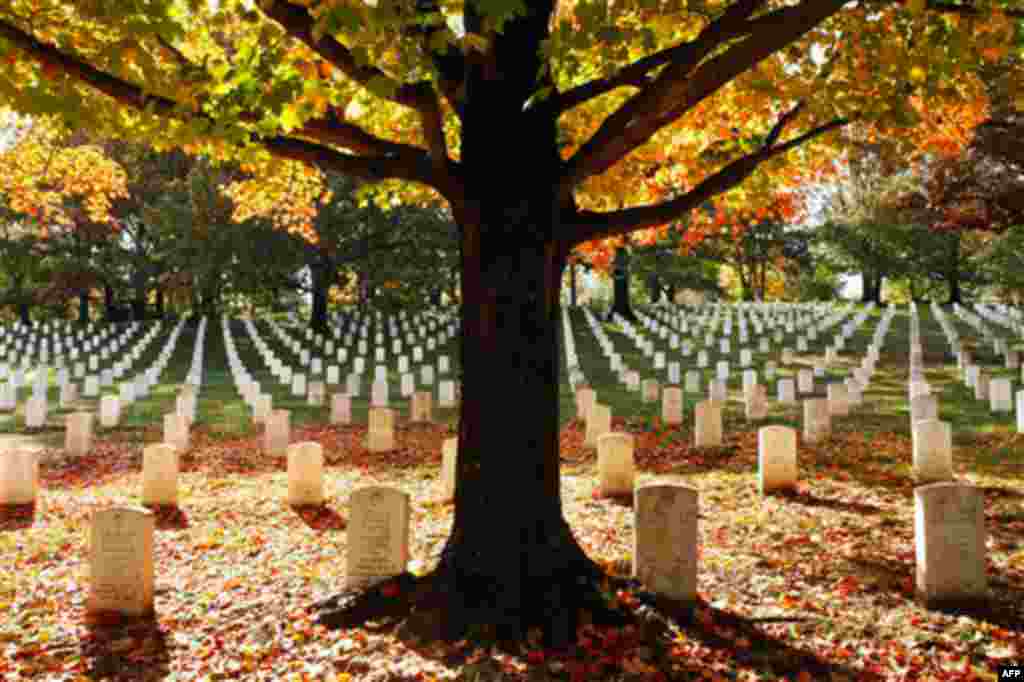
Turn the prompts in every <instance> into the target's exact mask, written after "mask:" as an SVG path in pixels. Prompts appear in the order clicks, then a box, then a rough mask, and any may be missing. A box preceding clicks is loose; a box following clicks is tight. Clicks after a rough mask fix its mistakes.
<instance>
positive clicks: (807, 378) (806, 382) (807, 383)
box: [796, 369, 814, 393]
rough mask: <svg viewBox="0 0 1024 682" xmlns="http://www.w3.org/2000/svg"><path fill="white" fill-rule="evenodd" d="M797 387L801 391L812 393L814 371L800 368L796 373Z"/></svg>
mask: <svg viewBox="0 0 1024 682" xmlns="http://www.w3.org/2000/svg"><path fill="white" fill-rule="evenodd" d="M796 381H797V388H798V389H799V390H800V392H801V393H814V372H813V371H811V370H809V369H801V370H800V371H798V372H797V373H796Z"/></svg>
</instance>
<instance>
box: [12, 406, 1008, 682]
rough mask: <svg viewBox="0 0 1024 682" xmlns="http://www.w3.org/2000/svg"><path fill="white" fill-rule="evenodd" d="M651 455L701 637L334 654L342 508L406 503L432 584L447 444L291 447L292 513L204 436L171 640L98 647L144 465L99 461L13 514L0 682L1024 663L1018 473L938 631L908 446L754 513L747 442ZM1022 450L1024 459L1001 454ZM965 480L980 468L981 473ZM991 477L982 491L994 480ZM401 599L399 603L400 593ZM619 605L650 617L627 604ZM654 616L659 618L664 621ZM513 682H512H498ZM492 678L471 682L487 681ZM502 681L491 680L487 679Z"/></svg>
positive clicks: (605, 536) (572, 477) (393, 639)
mask: <svg viewBox="0 0 1024 682" xmlns="http://www.w3.org/2000/svg"><path fill="white" fill-rule="evenodd" d="M655 427H656V428H652V429H646V428H643V427H640V426H638V425H637V424H634V423H627V422H626V421H625V420H622V419H614V420H613V428H614V429H615V430H624V431H631V432H633V433H634V435H635V436H636V467H637V474H638V475H637V478H638V482H639V483H642V482H644V481H646V480H649V479H650V478H653V477H655V476H675V477H679V478H680V479H682V480H684V481H686V482H687V483H688V484H689V485H693V486H695V487H697V488H698V489H699V491H700V508H701V511H700V524H699V531H700V546H699V556H700V560H699V579H698V589H699V595H700V604H699V606H698V608H697V609H696V611H695V613H694V614H693V618H692V620H691V621H690V622H683V623H679V622H675V621H672V620H669V621H666V623H665V625H664V627H661V628H654V627H652V628H647V627H646V626H645V627H639V628H638V627H634V626H632V625H631V626H627V627H626V628H622V629H619V630H612V629H602V628H597V627H595V626H591V625H585V626H584V627H583V628H581V630H580V638H579V640H578V642H577V644H576V646H575V647H574V648H573V649H572V650H571V651H568V652H554V651H545V650H543V649H542V648H541V647H540V645H539V644H533V645H530V646H527V647H525V648H524V649H523V651H522V652H521V655H511V654H507V653H500V652H498V651H497V650H490V649H484V648H479V647H477V646H476V645H475V644H474V643H473V642H472V641H465V640H464V641H462V642H458V643H454V644H442V643H439V642H418V641H415V640H409V639H408V638H403V637H401V636H399V634H398V633H396V631H395V630H394V628H388V627H382V628H371V627H366V628H362V629H350V630H328V629H324V628H323V627H321V626H319V625H316V624H315V623H314V622H313V620H312V616H311V613H310V611H309V608H308V607H309V605H310V604H311V603H313V602H315V601H318V600H320V599H323V598H325V597H327V596H330V595H331V594H334V593H336V592H337V591H339V590H340V589H341V587H342V585H343V579H344V566H345V561H344V559H345V533H344V532H343V531H344V529H345V528H346V517H347V507H348V498H349V495H350V494H351V493H352V491H353V490H354V489H356V488H358V487H361V486H366V485H381V484H384V485H395V486H398V487H401V488H402V489H403V490H405V491H407V492H409V493H410V494H411V496H412V500H413V519H412V524H411V527H412V545H411V555H412V557H413V560H412V562H411V566H410V570H412V571H413V572H414V573H417V574H423V573H425V572H426V571H428V570H429V569H430V568H431V567H432V566H433V564H434V562H435V561H436V558H437V555H438V553H439V551H440V549H441V547H442V546H443V543H444V541H445V539H446V538H447V534H448V531H449V529H450V526H451V522H452V510H453V508H452V505H450V504H439V503H438V501H437V498H438V482H437V475H438V472H439V469H440V452H441V443H442V441H443V439H444V438H445V437H449V436H450V435H451V434H450V433H448V431H447V429H445V428H444V427H438V426H428V425H408V426H403V427H400V428H399V432H398V439H397V440H398V444H399V448H398V449H396V450H395V451H393V452H391V453H385V454H373V453H368V452H367V451H366V450H365V448H364V447H363V445H362V442H363V440H364V439H365V435H366V429H365V427H360V426H345V427H322V426H316V427H314V426H309V427H303V428H300V429H296V430H295V432H294V434H293V438H292V440H293V442H297V441H301V440H315V441H318V442H320V443H321V444H322V445H323V446H324V451H325V455H326V457H327V459H328V462H329V464H328V466H327V468H326V493H327V504H326V505H325V506H324V507H322V508H298V509H293V508H291V507H289V506H288V505H287V504H286V502H285V492H286V487H287V481H286V474H285V463H284V458H280V457H266V456H264V455H262V454H261V449H260V447H259V445H260V444H259V442H258V439H254V438H249V439H236V440H224V439H217V438H212V437H208V436H206V435H204V434H203V433H202V432H200V433H198V434H195V436H194V438H193V442H192V447H191V448H190V450H189V452H188V453H187V454H186V455H185V456H184V457H183V459H182V474H181V476H180V480H179V489H180V495H181V496H180V500H181V503H180V506H179V507H176V508H159V509H156V510H155V511H156V514H157V528H158V530H157V538H156V548H155V560H156V575H157V591H156V613H157V615H156V619H155V620H154V621H151V622H142V623H131V622H122V621H121V620H120V619H119V618H117V617H116V616H111V617H108V618H100V619H96V620H94V621H93V622H90V623H87V622H86V621H85V618H84V600H85V596H86V592H87V586H88V571H87V568H88V564H87V556H88V555H87V537H86V532H87V528H88V524H87V522H88V518H89V515H90V513H91V512H92V511H93V510H95V509H98V508H103V507H107V506H112V505H116V504H137V503H138V499H139V497H138V495H139V491H140V487H141V476H140V473H139V472H140V469H141V452H140V448H139V446H138V444H132V443H128V442H103V443H99V444H97V446H96V447H95V448H94V449H93V451H92V452H91V453H90V455H88V456H87V457H84V458H79V459H75V460H67V459H65V458H63V457H62V456H60V455H59V454H58V453H56V452H52V453H50V455H51V456H50V457H44V464H43V466H42V470H41V479H42V487H43V491H42V494H41V496H40V503H39V505H38V506H37V507H36V508H34V509H33V508H24V507H20V508H13V509H6V510H4V511H3V512H0V557H2V561H3V570H2V571H0V612H3V613H4V614H5V615H6V618H5V619H4V620H3V621H0V677H4V676H6V679H40V680H46V679H52V680H58V679H60V680H66V679H70V680H86V679H101V678H109V679H117V680H148V679H153V680H156V679H164V678H172V676H173V679H206V680H218V679H235V678H244V679H266V680H331V681H332V682H335V681H340V682H343V681H346V680H348V681H352V680H373V681H375V682H383V681H384V680H396V681H402V682H412V681H417V682H429V681H431V680H438V681H439V680H447V679H464V680H469V681H470V682H473V681H475V680H476V679H480V680H488V679H502V680H527V679H529V680H568V681H572V682H576V681H582V680H652V681H654V680H670V679H687V680H708V681H716V680H717V681H724V680H767V679H776V680H782V679H785V680H788V681H790V682H794V681H798V682H809V681H810V680H822V679H829V680H850V681H851V682H852V681H853V680H987V679H994V677H993V674H994V671H995V669H996V666H997V665H998V664H999V663H1000V662H1003V663H1005V662H1008V661H1012V660H1016V661H1018V662H1019V661H1020V660H1021V657H1022V654H1024V613H1022V612H1021V610H1020V609H1021V608H1022V605H1024V542H1022V538H1024V505H1022V500H1024V492H1022V490H1024V485H1022V483H1024V481H1022V479H1021V475H1020V472H1019V468H1015V467H1014V465H1012V464H1010V463H1007V466H1006V468H1005V469H999V468H998V467H996V466H988V467H986V468H985V469H984V473H983V474H982V473H974V474H972V475H970V476H967V475H966V474H965V473H964V472H965V471H966V466H965V461H966V459H965V458H966V456H967V455H966V454H965V453H958V458H959V459H960V460H962V461H958V462H957V463H958V465H959V466H958V471H959V473H958V475H959V476H960V477H961V478H964V479H965V480H969V481H971V482H973V483H975V484H977V485H979V486H982V487H983V488H984V490H985V495H986V507H985V509H986V522H987V528H988V532H989V543H988V570H989V579H990V584H991V587H992V594H993V600H992V603H991V604H990V605H989V606H988V607H986V608H982V609H980V610H979V611H978V612H977V613H970V614H946V613H941V612H936V611H928V610H925V609H924V608H922V607H920V606H919V605H917V603H916V602H915V601H914V599H913V582H914V561H915V557H914V541H913V485H912V482H911V481H910V479H909V478H908V475H907V474H908V466H907V463H908V462H909V461H910V442H909V440H908V439H906V438H903V437H900V436H898V435H894V434H874V435H864V434H859V433H846V432H840V433H837V434H836V435H835V436H834V437H833V438H832V439H831V440H830V441H828V442H825V443H822V444H819V445H816V446H808V445H801V447H800V450H799V462H800V467H801V481H800V484H799V488H798V490H797V491H796V492H795V493H794V494H792V495H780V496H771V497H767V498H761V496H760V495H759V494H758V493H757V485H756V461H757V453H756V432H754V431H749V432H735V433H730V435H728V436H727V442H726V444H725V445H724V446H723V447H721V448H703V449H698V448H695V447H693V446H692V445H690V443H691V442H692V434H691V433H690V432H689V431H687V430H686V429H685V428H680V427H666V426H663V425H660V424H658V425H655ZM1000 438H1003V439H1004V440H1006V439H1007V438H1009V439H1010V440H1013V441H1014V442H1013V443H1001V444H990V445H992V446H993V447H995V446H997V445H998V446H999V447H1009V446H1011V445H1012V446H1014V447H1018V446H1019V445H1020V443H1018V442H1017V441H1018V440H1020V439H1021V438H1024V436H1022V437H1016V436H1013V437H1006V436H1000ZM582 442H583V433H582V428H581V424H580V423H579V422H576V421H574V422H572V423H570V424H569V426H567V427H566V428H565V429H564V430H563V432H562V435H561V446H562V452H563V455H564V458H565V459H566V460H567V461H568V462H572V463H573V464H572V465H571V466H569V465H567V467H566V468H565V469H564V476H563V499H564V505H563V506H564V509H565V514H566V517H567V519H568V521H569V523H570V525H571V527H572V528H573V530H574V532H575V533H576V535H577V537H578V539H579V540H580V542H581V543H582V544H583V546H584V547H585V548H586V550H587V552H588V553H589V554H590V555H591V556H592V557H594V558H595V559H597V560H598V561H600V562H601V563H602V565H604V566H605V567H606V569H607V570H608V571H609V572H610V573H613V574H618V575H628V573H629V571H630V567H631V561H630V560H631V556H630V554H631V552H632V541H633V510H632V507H631V501H630V500H628V499H627V500H623V499H606V498H603V497H601V496H600V495H599V494H598V495H595V494H594V492H595V491H596V490H597V487H598V481H597V470H596V458H595V457H594V453H593V451H586V450H583V448H582ZM972 470H973V467H972ZM979 471H980V469H979ZM388 589H391V590H392V594H394V588H388ZM612 598H614V600H615V601H616V602H617V603H618V604H619V605H620V607H621V608H624V609H628V610H631V611H633V612H635V613H636V614H637V618H638V622H640V623H646V622H648V620H650V619H651V617H652V613H654V612H652V611H651V607H650V606H648V605H645V604H644V603H643V600H642V599H638V598H637V596H636V595H633V594H632V593H630V592H629V591H620V592H618V593H617V594H615V595H612ZM655 612H656V611H655ZM499 672H500V673H502V674H503V675H504V676H503V677H501V678H499V677H497V676H496V675H497V673H499ZM478 673H479V675H477V674H478ZM487 675H490V676H489V677H488V676H487Z"/></svg>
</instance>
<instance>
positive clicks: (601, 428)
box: [583, 403, 612, 448]
mask: <svg viewBox="0 0 1024 682" xmlns="http://www.w3.org/2000/svg"><path fill="white" fill-rule="evenodd" d="M611 430H612V410H611V407H609V406H608V405H602V404H600V403H594V404H593V405H592V406H591V407H590V413H589V414H588V415H587V428H586V432H585V435H584V441H583V445H584V446H585V447H588V448H596V447H597V439H598V437H600V436H603V435H604V434H606V433H608V432H610V431H611Z"/></svg>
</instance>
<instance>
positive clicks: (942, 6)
mask: <svg viewBox="0 0 1024 682" xmlns="http://www.w3.org/2000/svg"><path fill="white" fill-rule="evenodd" d="M927 8H928V9H929V10H931V11H933V12H951V13H955V14H963V15H965V16H981V15H982V14H985V13H989V11H988V10H986V11H984V12H983V11H982V10H979V9H978V8H977V7H975V6H974V5H971V4H966V5H962V4H960V3H957V2H945V1H944V0H928V5H927ZM1002 12H1003V14H1005V15H1006V16H1008V17H1015V18H1017V19H1022V18H1024V9H1004V10H1002Z"/></svg>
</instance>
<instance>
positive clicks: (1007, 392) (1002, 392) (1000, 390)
mask: <svg viewBox="0 0 1024 682" xmlns="http://www.w3.org/2000/svg"><path fill="white" fill-rule="evenodd" d="M989 400H990V405H991V408H992V411H993V412H1012V411H1013V383H1012V382H1011V381H1010V380H1009V379H1006V378H999V379H993V380H992V381H991V383H990V384H989Z"/></svg>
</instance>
